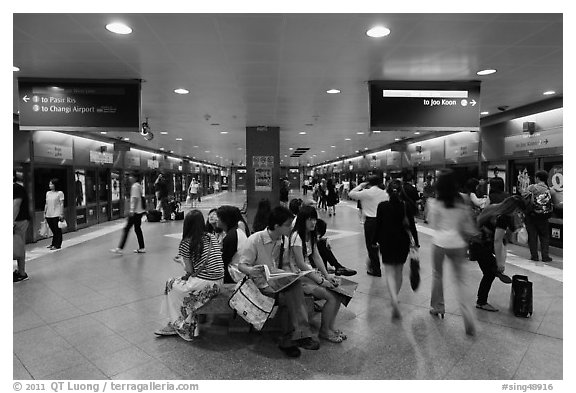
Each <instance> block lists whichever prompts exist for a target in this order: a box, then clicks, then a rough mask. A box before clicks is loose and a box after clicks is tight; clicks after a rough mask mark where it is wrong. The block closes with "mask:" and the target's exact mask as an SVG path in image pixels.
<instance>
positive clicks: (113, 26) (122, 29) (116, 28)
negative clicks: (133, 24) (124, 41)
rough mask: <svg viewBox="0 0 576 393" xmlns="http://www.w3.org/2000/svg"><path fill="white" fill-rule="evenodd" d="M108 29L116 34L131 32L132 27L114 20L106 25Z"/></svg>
mask: <svg viewBox="0 0 576 393" xmlns="http://www.w3.org/2000/svg"><path fill="white" fill-rule="evenodd" d="M106 30H108V31H111V32H112V33H116V34H130V33H132V29H131V28H130V26H128V25H125V24H124V23H119V22H114V23H109V24H107V25H106Z"/></svg>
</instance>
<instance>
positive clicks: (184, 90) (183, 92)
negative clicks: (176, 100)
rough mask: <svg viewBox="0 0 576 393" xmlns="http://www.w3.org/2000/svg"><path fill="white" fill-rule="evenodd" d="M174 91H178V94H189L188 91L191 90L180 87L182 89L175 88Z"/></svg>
mask: <svg viewBox="0 0 576 393" xmlns="http://www.w3.org/2000/svg"><path fill="white" fill-rule="evenodd" d="M174 93H176V94H188V93H190V91H189V90H186V89H182V88H180V89H175V90H174Z"/></svg>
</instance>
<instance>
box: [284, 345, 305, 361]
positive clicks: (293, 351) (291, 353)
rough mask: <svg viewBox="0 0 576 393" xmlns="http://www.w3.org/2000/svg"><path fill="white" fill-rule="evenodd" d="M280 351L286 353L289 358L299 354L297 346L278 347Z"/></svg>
mask: <svg viewBox="0 0 576 393" xmlns="http://www.w3.org/2000/svg"><path fill="white" fill-rule="evenodd" d="M279 348H280V350H281V351H282V352H284V353H285V354H286V356H288V357H289V358H297V357H299V356H300V354H301V352H300V349H299V348H298V347H297V346H292V347H279Z"/></svg>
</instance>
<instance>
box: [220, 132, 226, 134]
mask: <svg viewBox="0 0 576 393" xmlns="http://www.w3.org/2000/svg"><path fill="white" fill-rule="evenodd" d="M220 134H228V131H220Z"/></svg>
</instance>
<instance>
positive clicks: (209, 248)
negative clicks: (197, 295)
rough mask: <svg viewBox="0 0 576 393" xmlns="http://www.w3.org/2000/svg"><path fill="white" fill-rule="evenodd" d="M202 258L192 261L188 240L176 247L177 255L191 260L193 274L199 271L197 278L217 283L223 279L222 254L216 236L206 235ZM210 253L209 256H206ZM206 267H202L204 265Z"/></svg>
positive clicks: (203, 239)
mask: <svg viewBox="0 0 576 393" xmlns="http://www.w3.org/2000/svg"><path fill="white" fill-rule="evenodd" d="M202 241H203V248H202V257H201V258H199V259H198V258H197V259H196V260H193V259H192V252H191V249H190V248H191V244H190V239H184V240H182V241H181V242H180V246H179V247H178V255H180V256H182V258H184V259H190V260H192V267H193V269H194V272H197V271H198V269H200V273H198V275H197V277H198V278H201V279H204V280H211V281H217V280H221V279H222V278H223V277H224V262H222V252H221V251H220V245H219V244H218V240H217V239H216V236H214V235H212V234H210V233H206V234H205V235H204V236H203V238H202ZM208 253H210V255H208ZM206 260H208V262H207V263H206V266H204V267H202V266H203V265H204V263H205V262H206Z"/></svg>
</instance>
